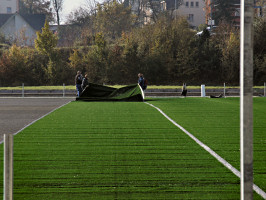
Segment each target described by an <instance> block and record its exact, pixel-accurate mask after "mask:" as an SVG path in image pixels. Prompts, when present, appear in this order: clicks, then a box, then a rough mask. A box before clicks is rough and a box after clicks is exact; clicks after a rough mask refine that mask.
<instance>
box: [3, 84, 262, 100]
mask: <svg viewBox="0 0 266 200" xmlns="http://www.w3.org/2000/svg"><path fill="white" fill-rule="evenodd" d="M76 93H77V92H76V90H74V89H68V90H66V87H65V84H63V86H62V89H56V90H54V89H47V90H46V89H43V90H37V89H36V90H32V89H30V90H26V89H25V87H24V84H22V88H21V89H14V90H12V89H3V90H0V97H75V96H76ZM181 93H182V89H181V88H177V89H149V88H148V89H147V90H146V91H145V96H147V97H149V96H150V97H155V96H174V97H175V96H176V97H178V96H181ZM221 94H222V95H223V96H224V97H226V96H240V89H239V88H230V86H227V87H226V86H225V84H224V87H221V88H212V89H205V95H204V96H211V95H213V96H219V95H221ZM253 95H254V96H264V97H266V83H264V87H260V88H254V89H253ZM187 96H202V88H198V89H189V87H188V88H187Z"/></svg>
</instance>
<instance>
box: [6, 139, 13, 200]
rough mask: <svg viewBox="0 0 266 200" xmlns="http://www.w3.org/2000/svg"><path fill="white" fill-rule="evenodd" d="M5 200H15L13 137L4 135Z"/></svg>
mask: <svg viewBox="0 0 266 200" xmlns="http://www.w3.org/2000/svg"><path fill="white" fill-rule="evenodd" d="M4 200H13V135H12V134H4Z"/></svg>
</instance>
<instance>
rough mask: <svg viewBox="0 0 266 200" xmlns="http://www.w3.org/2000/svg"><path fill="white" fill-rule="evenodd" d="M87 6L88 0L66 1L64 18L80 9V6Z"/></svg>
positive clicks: (63, 11)
mask: <svg viewBox="0 0 266 200" xmlns="http://www.w3.org/2000/svg"><path fill="white" fill-rule="evenodd" d="M85 4H86V0H64V5H63V10H62V14H63V16H64V18H65V17H66V16H67V15H68V14H69V13H70V12H71V11H73V10H75V9H77V8H79V7H80V6H84V5H85Z"/></svg>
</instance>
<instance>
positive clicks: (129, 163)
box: [1, 98, 266, 200]
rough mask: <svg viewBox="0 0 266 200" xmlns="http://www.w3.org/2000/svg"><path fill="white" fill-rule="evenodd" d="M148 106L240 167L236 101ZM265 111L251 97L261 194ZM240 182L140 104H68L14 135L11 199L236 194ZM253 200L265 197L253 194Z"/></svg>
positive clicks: (167, 102)
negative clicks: (12, 195)
mask: <svg viewBox="0 0 266 200" xmlns="http://www.w3.org/2000/svg"><path fill="white" fill-rule="evenodd" d="M149 103H151V104H153V105H155V106H157V107H159V108H161V109H162V110H163V111H164V112H165V113H166V114H167V115H169V116H170V117H171V118H172V119H174V120H175V121H176V122H177V123H179V124H180V125H181V126H183V127H184V128H186V129H187V130H188V131H190V132H191V133H192V134H193V135H194V136H196V137H197V138H198V139H200V140H201V141H202V142H203V143H205V144H207V145H208V146H209V147H211V148H212V149H213V150H214V151H215V152H217V153H218V154H219V155H220V156H222V157H223V158H225V159H226V160H227V161H228V162H229V163H231V164H232V165H233V166H234V167H235V168H237V169H239V99H238V98H226V99H208V98H173V99H150V101H149ZM265 108H266V99H265V98H255V99H254V177H255V184H257V185H258V186H259V187H260V188H262V189H263V190H264V191H265V190H266V184H265V172H266V164H265V161H266V156H265V134H266V124H265V121H266V109H265ZM2 149H3V148H2ZM263 152H264V153H263ZM1 153H2V150H1ZM1 163H2V164H1V165H2V166H3V161H2V159H1ZM1 170H2V168H1ZM2 174H3V173H2V172H1V176H2ZM1 178H2V177H1ZM1 184H2V183H1ZM239 184H240V180H239V178H238V177H236V176H235V175H234V174H233V173H232V172H230V171H229V170H228V169H226V168H225V167H224V166H223V165H222V164H220V163H219V162H218V161H217V160H216V159H215V158H213V157H212V156H211V155H210V154H209V153H207V152H206V151H205V150H203V149H202V148H201V147H200V146H199V145H197V144H196V143H195V142H194V141H193V140H192V139H190V138H189V137H188V136H187V135H185V134H184V133H183V132H182V131H181V130H179V129H178V128H177V127H175V126H174V125H173V124H171V123H170V122H169V121H168V120H167V119H166V118H165V117H164V116H162V115H161V114H160V113H159V112H158V111H157V110H156V109H154V108H152V107H150V106H149V105H147V104H145V103H141V102H140V103H139V102H72V103H70V104H68V105H66V106H64V107H62V108H60V109H58V110H56V111H55V112H53V113H51V114H50V115H48V116H46V117H45V118H43V119H41V120H39V121H38V122H36V123H35V124H33V125H31V126H30V127H28V128H26V129H25V130H24V131H22V132H21V133H19V134H18V135H16V136H15V137H14V199H16V200H17V199H18V200H19V199H26V200H31V199H32V200H33V199H34V200H37V199H41V200H42V199H49V200H50V199H52V200H54V199H55V200H58V199H64V200H66V199H71V200H73V199H78V200H81V199H239V198H240V185H239ZM1 191H2V190H1ZM254 199H262V198H261V197H260V196H258V195H257V194H256V193H254Z"/></svg>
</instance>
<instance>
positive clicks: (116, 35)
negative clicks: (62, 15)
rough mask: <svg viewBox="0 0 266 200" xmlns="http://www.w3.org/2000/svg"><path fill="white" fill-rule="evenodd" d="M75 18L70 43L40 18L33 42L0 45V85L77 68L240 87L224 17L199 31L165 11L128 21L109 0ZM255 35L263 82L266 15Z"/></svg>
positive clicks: (98, 74) (66, 79) (233, 40)
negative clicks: (138, 22)
mask: <svg viewBox="0 0 266 200" xmlns="http://www.w3.org/2000/svg"><path fill="white" fill-rule="evenodd" d="M111 14H112V15H111ZM115 14H116V15H115ZM110 16H111V18H110ZM87 17H88V16H87ZM92 18H93V21H91V20H92ZM77 19H79V20H80V21H79V23H80V25H78V24H77V22H76V25H77V26H76V27H80V29H78V30H76V31H77V32H78V33H77V32H75V30H74V29H70V30H71V31H70V33H71V34H72V35H74V36H77V37H76V40H75V41H76V42H75V43H74V44H73V45H70V46H69V47H60V48H59V47H57V43H58V41H59V40H60V39H62V37H63V36H62V35H63V34H64V32H63V31H62V32H61V33H60V32H59V34H53V33H52V32H51V31H50V30H49V25H48V23H46V24H45V27H44V28H43V30H42V32H41V33H37V39H36V40H35V48H29V47H23V48H22V47H18V46H15V45H13V46H12V47H10V48H1V49H0V86H15V85H21V83H25V85H61V84H62V83H65V84H74V76H75V74H76V72H77V71H78V70H80V71H82V73H83V74H84V73H88V76H89V77H88V78H89V81H90V82H94V83H99V84H131V83H136V80H137V74H138V73H139V72H141V73H143V74H144V76H145V77H146V78H147V80H148V82H149V84H153V85H176V84H179V85H181V84H182V83H183V82H186V83H187V84H188V85H200V84H203V83H204V84H208V85H222V84H223V83H224V82H226V83H227V84H229V85H239V60H240V58H239V54H240V47H239V45H240V35H239V29H238V28H235V27H234V26H232V25H230V24H228V23H226V22H220V24H219V27H218V28H216V30H215V31H212V32H209V31H208V30H206V29H204V30H203V33H202V34H201V35H196V31H195V30H193V29H191V27H190V26H189V24H188V22H187V20H186V19H184V18H182V17H178V18H173V17H171V16H169V15H168V14H167V13H162V14H161V15H160V16H158V18H157V20H156V22H154V23H150V24H147V25H145V26H130V25H131V24H134V20H135V18H134V15H132V13H130V12H129V10H128V8H126V7H123V5H122V4H120V3H118V2H115V1H114V2H112V3H108V4H105V5H103V6H102V7H99V8H98V10H97V13H95V14H93V15H89V17H88V19H87V18H82V17H80V18H76V20H77ZM110 19H111V21H108V20H110ZM74 21H75V20H74ZM73 24H74V22H73ZM60 34H61V35H60ZM254 36H255V37H254V84H257V85H262V84H263V82H265V81H266V20H265V19H263V18H258V19H256V20H255V23H254ZM64 37H67V36H64ZM73 41H74V39H73Z"/></svg>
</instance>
